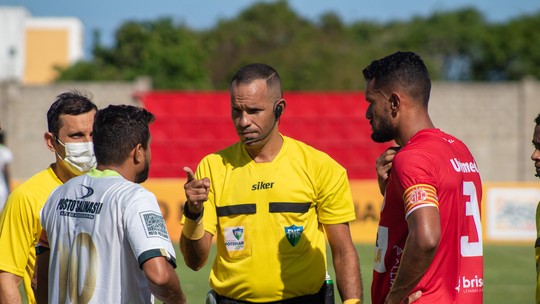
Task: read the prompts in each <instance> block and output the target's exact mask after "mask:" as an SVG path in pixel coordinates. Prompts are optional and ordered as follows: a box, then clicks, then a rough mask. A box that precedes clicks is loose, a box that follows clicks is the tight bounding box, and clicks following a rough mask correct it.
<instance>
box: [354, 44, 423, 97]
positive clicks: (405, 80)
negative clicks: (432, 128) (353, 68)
mask: <svg viewBox="0 0 540 304" xmlns="http://www.w3.org/2000/svg"><path fill="white" fill-rule="evenodd" d="M362 73H363V74H364V78H365V79H366V81H370V80H373V79H374V80H375V88H376V89H379V90H394V89H397V88H401V89H403V90H405V91H406V92H407V93H408V94H409V95H410V96H412V97H413V98H414V99H416V100H420V101H421V102H422V103H423V105H424V106H427V104H428V102H429V95H430V92H431V80H430V78H429V72H428V70H427V67H426V65H425V64H424V62H423V61H422V59H421V58H420V56H418V55H417V54H415V53H413V52H396V53H394V54H392V55H389V56H386V57H384V58H382V59H378V60H374V61H372V62H371V63H370V64H369V65H368V66H367V67H366V68H365V69H364V70H363V71H362Z"/></svg>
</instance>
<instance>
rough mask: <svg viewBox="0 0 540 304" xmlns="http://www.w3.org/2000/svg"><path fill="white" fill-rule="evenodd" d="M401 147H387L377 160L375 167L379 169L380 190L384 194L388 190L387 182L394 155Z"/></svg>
mask: <svg viewBox="0 0 540 304" xmlns="http://www.w3.org/2000/svg"><path fill="white" fill-rule="evenodd" d="M400 148H401V147H397V146H396V147H390V148H388V149H386V151H384V152H383V153H382V154H381V155H379V157H377V160H376V161H375V169H376V170H377V181H378V183H379V190H380V191H381V194H382V195H384V191H385V190H386V184H387V183H388V177H389V176H390V169H392V161H393V160H394V156H396V153H397V152H398V151H399V149H400Z"/></svg>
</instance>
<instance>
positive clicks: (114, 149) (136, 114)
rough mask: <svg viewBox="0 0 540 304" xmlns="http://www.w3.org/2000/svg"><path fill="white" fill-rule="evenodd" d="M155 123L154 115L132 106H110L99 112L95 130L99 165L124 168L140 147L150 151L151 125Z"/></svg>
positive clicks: (95, 144)
mask: <svg viewBox="0 0 540 304" xmlns="http://www.w3.org/2000/svg"><path fill="white" fill-rule="evenodd" d="M154 120H155V116H154V114H152V113H150V112H148V111H147V110H145V109H143V108H139V107H135V106H129V105H110V106H108V107H106V108H104V109H101V110H99V111H97V113H96V116H95V118H94V127H93V130H92V141H93V142H94V154H95V156H96V161H97V163H98V164H100V165H121V164H122V163H124V161H125V160H126V159H127V158H128V156H129V153H130V152H131V150H133V148H135V147H136V146H137V145H138V144H141V145H142V147H143V148H144V149H148V143H149V140H150V128H149V124H150V123H152V122H154Z"/></svg>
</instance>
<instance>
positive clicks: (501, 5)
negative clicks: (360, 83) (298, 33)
mask: <svg viewBox="0 0 540 304" xmlns="http://www.w3.org/2000/svg"><path fill="white" fill-rule="evenodd" d="M255 2H257V1H254V0H152V1H148V0H93V1H81V0H51V1H47V0H0V5H1V6H4V5H9V6H13V5H15V6H24V7H26V8H27V9H28V10H29V11H30V13H31V15H32V16H35V17H66V16H70V17H77V18H79V19H80V20H81V21H82V22H83V25H84V28H85V50H86V52H87V54H86V56H88V55H89V54H88V50H89V48H90V43H91V38H92V34H91V33H92V31H93V30H94V29H98V30H100V31H101V33H102V42H103V43H104V44H105V45H110V44H111V43H112V42H113V34H114V32H115V30H116V29H117V28H118V27H119V26H120V25H121V24H122V23H124V22H125V21H128V20H139V21H140V20H154V19H156V18H158V17H165V16H167V17H172V18H174V19H175V20H177V21H179V22H184V23H185V24H187V25H188V26H190V27H192V28H195V29H204V28H210V27H212V26H213V25H215V24H216V22H217V21H218V20H219V19H230V18H234V17H235V16H236V15H237V14H238V13H239V12H240V11H241V10H242V9H245V8H246V7H248V6H250V5H252V4H253V3H255ZM267 2H271V1H267ZM289 4H290V5H291V7H292V8H293V9H294V10H295V11H296V12H297V13H298V14H300V15H301V16H303V17H306V18H309V19H312V20H315V19H317V18H318V17H319V16H320V15H321V14H322V13H324V12H328V11H333V12H335V13H337V14H338V15H339V16H340V17H341V18H342V19H343V20H344V21H345V22H352V21H356V20H371V21H379V22H387V21H390V20H396V19H399V20H408V19H410V18H411V17H413V16H428V15H430V14H431V13H433V12H434V11H448V10H455V9H458V8H462V7H467V6H472V7H475V8H477V9H478V10H479V11H481V12H482V13H483V15H484V17H485V18H486V19H487V20H488V21H491V22H503V21H506V20H508V19H509V18H514V17H518V16H520V15H523V14H532V13H535V12H538V11H540V1H538V0H514V1H508V0H476V1H471V0H434V1H431V0H409V1H403V0H401V1H400V0H379V1H361V0H334V1H333V0H289Z"/></svg>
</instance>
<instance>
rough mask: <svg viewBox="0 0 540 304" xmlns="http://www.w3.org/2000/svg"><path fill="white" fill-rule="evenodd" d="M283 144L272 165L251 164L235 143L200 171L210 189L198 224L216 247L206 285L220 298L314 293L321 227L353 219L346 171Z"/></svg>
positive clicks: (320, 267)
mask: <svg viewBox="0 0 540 304" xmlns="http://www.w3.org/2000/svg"><path fill="white" fill-rule="evenodd" d="M283 139H284V143H283V146H282V148H281V151H280V152H279V154H278V155H277V156H276V158H275V159H274V160H273V161H272V162H268V163H255V162H254V161H253V160H252V159H251V158H250V156H249V155H248V154H247V152H246V151H245V149H244V147H243V145H242V144H241V143H240V142H238V143H236V144H234V145H232V146H230V147H228V148H226V149H224V150H221V151H219V152H217V153H214V154H210V155H208V156H206V157H205V158H204V159H203V160H202V161H201V163H200V164H199V166H198V168H197V172H196V176H197V178H198V179H201V178H204V177H208V178H210V182H211V186H210V192H209V198H208V201H207V202H205V210H204V218H203V220H204V228H205V230H206V231H208V232H210V233H211V234H213V235H214V236H215V237H216V238H215V239H216V243H217V256H216V259H215V261H214V265H213V267H212V271H211V273H210V285H211V287H212V288H213V289H214V290H215V291H216V292H217V293H218V294H220V295H222V296H226V297H229V298H233V299H237V300H243V301H252V302H270V301H278V300H282V299H289V298H294V297H298V296H303V295H309V294H315V293H317V292H318V291H319V290H320V288H321V286H322V284H323V282H324V278H325V272H326V238H325V234H324V230H323V226H322V224H340V223H346V222H350V221H352V220H354V219H355V212H354V206H353V201H352V196H351V191H350V185H349V181H348V178H347V173H346V171H345V169H344V168H343V167H341V166H340V165H339V164H338V163H337V162H336V161H334V160H333V159H332V158H330V157H329V156H328V155H327V154H325V153H323V152H320V151H318V150H316V149H314V148H312V147H310V146H308V145H306V144H304V143H302V142H299V141H297V140H294V139H291V138H288V137H285V136H283Z"/></svg>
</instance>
